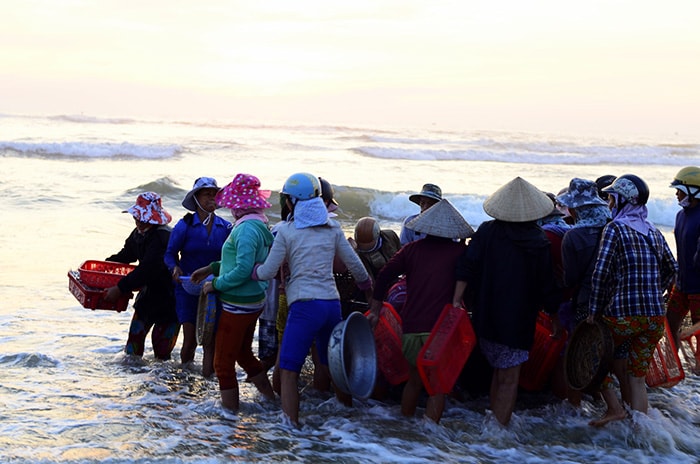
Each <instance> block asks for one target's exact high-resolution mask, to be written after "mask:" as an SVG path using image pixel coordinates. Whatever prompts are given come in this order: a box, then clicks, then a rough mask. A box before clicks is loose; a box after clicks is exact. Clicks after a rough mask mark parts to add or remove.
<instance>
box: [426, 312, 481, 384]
mask: <svg viewBox="0 0 700 464" xmlns="http://www.w3.org/2000/svg"><path fill="white" fill-rule="evenodd" d="M475 345H476V335H475V334H474V329H473V328H472V323H471V321H470V320H469V314H467V312H466V311H465V310H464V309H462V308H455V307H454V306H452V305H451V304H448V305H446V306H445V307H444V308H443V310H442V313H441V314H440V317H439V318H438V320H437V322H436V323H435V326H434V327H433V330H432V331H431V332H430V336H429V337H428V340H427V341H426V342H425V345H423V348H421V350H420V352H419V353H418V358H417V360H416V367H417V368H418V373H419V374H420V376H421V379H422V380H423V385H424V386H425V389H426V390H427V392H428V394H429V395H431V396H432V395H438V394H447V393H450V392H451V391H452V387H454V385H455V382H456V381H457V377H459V374H460V372H461V371H462V369H463V368H464V365H465V364H466V362H467V359H469V355H470V354H471V352H472V350H473V349H474V346H475Z"/></svg>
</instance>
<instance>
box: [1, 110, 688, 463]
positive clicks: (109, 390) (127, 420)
mask: <svg viewBox="0 0 700 464" xmlns="http://www.w3.org/2000/svg"><path fill="white" fill-rule="evenodd" d="M2 122H3V125H2V128H3V129H7V128H8V127H11V128H12V129H13V130H12V131H11V132H8V131H2V132H0V134H1V135H2V137H1V138H2V140H0V159H1V160H2V170H1V171H0V193H2V197H3V198H4V200H5V201H4V202H3V204H2V212H3V215H2V217H3V223H2V227H0V264H2V266H0V289H1V290H2V294H1V296H2V298H1V299H0V340H1V341H2V352H1V353H0V366H1V367H2V368H3V376H2V380H1V381H0V404H1V405H2V408H1V409H0V415H1V416H0V418H1V420H0V461H2V462H96V461H100V462H114V463H117V462H144V463H145V462H156V461H157V462H220V461H232V460H233V461H238V462H258V461H265V462H270V461H278V462H290V461H292V462H294V461H301V462H307V461H308V462H347V463H355V462H357V463H360V462H362V463H366V462H376V463H385V462H408V463H428V462H431V463H432V462H464V463H490V462H493V463H496V462H498V463H522V462H530V463H539V462H543V463H544V462H571V463H574V462H602V463H622V462H650V463H651V462H653V463H666V462H668V463H671V462H673V463H695V462H698V458H697V457H696V456H698V454H700V378H699V377H698V376H696V375H692V374H690V373H689V372H687V373H686V374H687V378H686V380H684V381H683V382H682V383H680V384H679V385H677V386H676V387H673V388H670V389H660V390H652V391H651V392H650V404H651V410H650V413H649V415H648V416H643V415H637V416H635V417H634V418H632V419H630V420H626V421H622V422H619V423H614V424H610V425H609V426H607V427H605V428H603V429H594V428H591V427H589V426H588V425H587V423H588V421H590V420H591V419H592V418H595V417H598V416H599V415H601V414H602V412H603V405H602V404H601V403H597V402H596V403H593V402H590V401H586V402H584V404H583V406H582V407H581V408H580V409H574V408H572V407H570V406H569V405H567V404H565V403H561V402H560V401H558V400H555V399H554V398H551V397H549V396H547V395H532V394H528V395H522V396H521V397H520V399H519V402H518V405H517V409H516V414H515V417H514V419H513V423H512V424H511V426H510V427H509V428H508V429H502V428H501V427H500V426H498V425H496V424H495V422H494V420H493V419H492V417H491V416H490V415H489V414H488V413H487V411H486V407H487V404H488V402H487V399H486V398H473V399H468V400H467V401H457V400H455V399H452V400H450V401H449V402H448V406H447V409H446V411H445V415H444V418H443V420H442V422H441V425H439V426H436V425H434V424H430V423H428V422H426V421H424V420H423V419H422V418H421V417H420V415H421V414H420V413H422V410H420V409H419V415H418V416H419V417H417V418H415V419H405V418H402V417H401V416H400V409H399V406H398V405H397V404H396V403H395V402H387V403H381V402H377V401H373V400H368V401H365V402H360V401H356V402H355V406H354V407H353V408H346V407H343V406H341V405H340V404H339V403H337V402H336V401H335V400H334V399H333V398H331V397H330V396H329V395H326V394H319V393H316V392H315V391H314V390H313V389H312V388H311V387H310V386H309V383H310V381H311V379H310V377H309V374H308V372H305V374H304V375H303V376H302V380H301V387H302V388H303V389H304V390H303V394H302V398H303V399H302V410H301V420H302V422H303V427H302V429H301V430H295V429H293V428H291V427H289V426H288V424H285V422H284V420H283V418H282V414H281V410H280V406H279V404H277V403H265V402H262V401H261V400H260V398H259V397H258V395H257V394H256V393H255V391H254V389H253V388H251V386H250V385H249V384H246V383H242V387H241V397H242V408H241V411H240V413H239V414H238V415H233V414H230V413H227V412H224V411H223V410H222V409H221V406H220V404H219V402H218V386H217V384H216V383H215V382H214V381H211V380H204V379H202V378H201V376H200V375H199V373H198V371H197V369H198V368H197V367H195V368H194V370H192V369H183V368H182V367H181V366H180V365H179V363H178V362H176V361H168V362H156V361H154V360H153V358H152V351H150V347H147V354H146V357H145V360H144V361H143V362H136V361H134V360H130V359H128V358H125V356H124V355H123V353H122V352H121V350H122V348H123V344H124V342H125V339H126V334H127V330H128V324H129V320H130V317H131V309H130V308H129V309H128V310H127V311H126V312H124V313H115V312H110V311H99V310H98V311H90V310H87V309H84V308H82V307H80V306H79V305H78V303H77V301H76V300H75V299H74V298H73V296H72V295H71V294H70V293H69V292H68V279H67V276H66V273H67V272H68V270H69V269H77V267H78V266H79V265H80V264H81V263H82V262H83V261H85V260H87V259H102V258H104V257H105V256H108V255H109V254H111V253H113V252H115V251H117V250H118V249H119V248H120V247H121V245H122V243H123V240H124V239H125V238H126V236H127V235H128V233H129V232H130V230H131V228H132V227H133V222H132V221H131V219H130V218H129V217H128V216H127V215H124V214H121V213H120V211H121V210H123V209H125V208H126V207H127V206H129V205H130V204H131V203H132V202H133V200H134V199H135V197H136V195H137V194H138V193H139V192H140V191H141V190H145V189H152V190H156V191H158V192H159V193H161V194H162V195H163V196H164V204H165V206H166V208H168V209H169V210H170V211H171V213H173V216H175V217H179V216H181V215H182V214H183V213H184V210H183V209H182V208H181V207H180V206H179V202H180V200H181V199H182V197H183V196H184V194H185V193H186V191H187V190H188V189H189V187H190V186H191V183H192V181H193V179H194V177H197V176H199V175H212V174H213V175H215V176H216V177H217V178H218V179H219V182H220V184H223V183H225V182H227V181H228V180H230V178H232V177H233V175H235V173H236V172H245V171H248V172H251V173H254V174H257V175H259V176H260V177H261V180H262V182H263V187H267V188H271V189H275V188H277V187H278V186H280V185H281V183H282V182H283V180H284V178H285V177H286V176H287V175H288V174H289V173H291V172H294V171H298V170H302V169H309V170H313V171H314V172H318V174H319V175H322V176H327V178H328V179H330V180H331V181H332V182H333V184H334V185H336V190H337V192H338V196H339V199H340V202H341V207H342V208H343V211H341V215H340V217H339V219H340V220H341V222H342V223H343V226H344V228H345V229H346V231H348V232H350V230H351V228H352V225H353V224H354V222H355V221H356V220H357V219H358V218H359V217H361V216H363V215H366V214H373V215H376V216H378V217H379V218H380V219H381V221H382V223H383V225H385V226H386V227H396V226H397V225H398V222H399V221H400V220H401V218H402V217H403V216H405V215H406V214H409V213H411V212H414V210H415V205H413V204H411V203H410V202H409V201H408V200H407V196H408V193H410V192H411V191H413V190H415V189H416V188H417V187H419V186H420V185H421V184H422V183H423V182H424V181H425V180H426V179H432V178H439V179H441V180H444V186H443V189H444V191H445V192H446V196H448V197H449V198H450V199H451V200H452V201H454V203H455V204H456V205H458V206H459V209H460V211H462V212H463V213H464V214H465V216H466V217H467V219H468V220H469V221H470V222H471V223H473V224H474V225H478V224H479V223H480V221H482V220H485V219H487V217H486V216H485V215H484V213H483V211H482V210H481V209H480V205H481V202H482V201H483V199H484V198H485V197H486V196H487V195H488V194H489V193H490V192H491V191H492V190H493V189H494V188H495V187H496V186H497V185H498V184H499V183H500V182H501V181H504V182H505V181H507V180H509V178H510V177H511V176H513V175H523V176H524V177H526V178H529V179H531V180H533V181H535V182H536V184H537V185H542V188H547V189H551V190H554V189H555V188H557V187H558V186H560V185H562V184H563V183H564V184H565V183H566V182H568V178H570V177H571V176H573V175H581V176H584V177H585V176H589V177H592V176H593V174H595V173H600V174H603V173H605V172H607V170H608V169H610V170H611V172H618V171H623V170H625V171H627V170H628V169H637V170H641V171H643V172H644V173H645V174H646V176H647V177H648V178H649V182H650V184H651V185H653V186H655V187H656V190H655V191H656V192H659V193H658V194H657V195H656V196H655V197H654V201H653V202H652V204H651V205H650V214H651V215H652V216H653V218H654V220H656V221H657V223H660V224H661V225H662V226H663V227H662V228H664V230H665V232H666V235H667V237H668V238H669V240H670V234H669V231H670V226H671V225H672V222H673V216H674V214H675V212H674V208H675V202H674V200H673V199H672V198H667V197H666V196H665V195H666V194H667V193H668V191H667V190H663V189H666V182H667V179H668V176H671V177H672V175H673V173H674V172H675V171H677V169H678V168H679V167H678V164H668V165H658V164H655V162H654V163H651V162H649V163H640V164H638V165H632V166H630V165H624V166H623V165H620V164H617V163H615V162H614V161H615V156H614V154H606V155H604V156H603V158H601V157H597V158H593V159H591V162H590V164H585V163H584V164H581V163H573V162H569V161H567V159H562V163H561V164H551V163H549V164H548V163H546V162H544V161H546V160H547V159H549V158H547V156H550V157H551V154H550V155H548V154H547V152H546V147H548V146H549V145H551V144H549V145H548V144H546V143H544V141H543V139H542V138H541V136H537V137H534V136H533V138H530V139H527V137H525V136H524V135H522V134H520V135H518V136H517V137H516V136H511V137H506V136H503V135H502V137H503V138H502V140H500V142H501V144H502V145H508V144H511V145H509V148H508V150H510V151H514V150H516V148H513V147H514V145H513V144H514V143H519V144H520V145H518V147H519V149H520V150H521V154H522V153H525V155H523V156H525V157H526V159H525V160H524V161H523V160H522V159H521V160H520V161H518V162H496V161H492V160H491V159H488V156H486V155H488V153H495V152H496V150H497V149H498V148H497V147H496V145H497V144H494V143H493V140H495V138H494V137H496V135H494V134H489V137H491V139H489V140H491V142H489V143H488V144H486V145H487V146H486V148H483V149H482V152H483V153H481V154H479V155H478V156H477V155H473V154H472V155H470V156H472V157H474V156H477V158H479V159H461V158H458V157H457V156H458V155H459V156H462V157H464V156H466V155H464V153H467V151H465V150H463V149H458V148H459V147H460V146H461V145H464V144H465V143H466V141H465V140H466V139H465V136H464V134H444V133H441V134H430V133H425V132H423V133H420V134H414V133H411V132H406V133H396V132H391V133H386V132H381V131H376V132H372V131H368V130H364V129H363V130H359V129H351V128H350V129H349V128H332V129H331V128H310V129H308V128H307V129H303V130H302V129H301V128H289V127H287V128H284V127H283V128H280V127H277V128H274V127H273V128H263V127H259V128H252V127H229V126H225V127H223V128H222V127H212V126H207V127H199V126H188V125H185V124H179V125H177V126H175V127H173V126H169V125H167V124H164V123H158V124H155V123H148V124H145V123H138V122H135V123H130V124H127V125H125V124H123V123H110V122H97V123H95V122H94V121H90V120H88V121H86V122H80V121H79V122H74V121H70V120H64V119H62V120H58V121H57V120H47V119H31V120H29V121H27V120H20V119H12V120H11V121H8V120H7V118H6V119H5V120H3V121H2ZM387 134H388V135H387ZM482 135H483V134H482ZM480 137H481V139H479V140H485V139H486V138H487V137H485V136H480ZM496 138H497V137H496ZM477 139H478V137H477V138H474V139H469V140H471V141H470V144H473V145H475V144H476V143H477V142H476V140H477ZM20 142H22V143H28V144H29V145H30V148H29V149H28V150H26V151H22V150H21V147H18V146H15V147H14V148H11V149H8V148H7V145H8V143H12V144H18V143H20ZM51 144H53V145H51ZM129 144H131V145H129ZM482 145H483V143H482ZM367 146H372V147H375V148H376V147H377V146H379V147H383V148H384V152H383V153H384V154H386V153H390V154H391V155H392V156H403V158H402V159H401V160H399V161H397V160H396V159H393V158H390V157H376V156H372V155H371V154H368V150H367V149H366V148H367ZM427 146H430V147H431V150H432V151H437V152H439V153H442V154H447V155H445V156H449V157H450V159H444V160H441V159H438V158H439V157H436V156H435V153H432V154H431V153H428V154H429V155H430V156H432V158H431V157H430V156H428V154H426V153H427V151H426V150H427V148H426V147H427ZM561 146H562V144H561V143H560V148H561ZM617 146H619V147H620V150H621V151H624V150H627V149H630V147H629V146H627V145H625V144H619V143H618V144H617V145H614V144H610V145H609V146H608V151H614V150H613V148H614V147H617ZM639 146H640V145H635V146H633V147H632V148H639ZM51 147H53V149H54V151H56V153H54V152H50V150H49V152H47V150H46V149H48V148H51ZM115 147H117V148H115ZM363 147H364V148H363ZM524 147H527V148H528V150H529V151H526V150H525V148H524ZM533 147H539V148H537V149H535V148H533ZM582 147H584V145H583V144H581V145H578V146H568V148H567V150H568V151H569V152H572V153H574V154H573V155H568V156H570V157H575V158H580V157H581V156H582V155H581V154H580V153H581V152H582V151H584V150H583V148H582ZM611 147H612V148H611ZM649 147H650V148H649V150H651V151H652V152H653V153H652V156H653V157H654V158H663V156H664V155H663V153H665V152H664V151H663V149H664V146H663V145H661V144H659V145H650V146H649ZM594 148H595V147H594ZM594 148H593V149H591V152H593V151H595V149H594ZM41 150H44V151H43V152H41ZM100 150H102V151H100ZM538 150H539V151H538ZM120 151H123V152H125V153H126V152H130V154H129V153H126V154H125V153H120ZM516 151H517V150H516ZM601 151H603V152H604V150H601ZM105 152H107V154H104V153H105ZM134 152H136V154H134ZM418 152H420V156H419V154H417V153H418ZM560 152H561V150H560ZM558 153H559V152H558ZM577 153H578V154H577ZM485 154H486V155H485ZM499 156H502V155H499ZM558 156H561V157H565V156H567V155H566V154H560V155H558ZM669 156H670V155H669ZM674 156H686V155H683V154H682V153H681V155H677V154H676V155H674ZM569 159H572V158H569ZM666 159H669V158H668V157H667V158H666ZM682 161H683V160H682ZM599 163H602V164H599ZM645 178H646V177H645ZM540 183H541V184H540ZM653 192H654V191H653ZM222 214H223V215H226V214H227V213H226V212H223V213H222ZM275 214H277V213H276V212H275V211H273V212H271V217H272V218H273V220H274V219H275ZM178 358H179V347H178V348H176V349H175V351H174V353H173V359H175V360H177V359H178ZM200 362H201V351H200V350H198V352H197V358H196V364H198V363H200ZM240 380H241V381H243V375H241V376H240Z"/></svg>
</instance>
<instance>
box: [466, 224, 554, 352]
mask: <svg viewBox="0 0 700 464" xmlns="http://www.w3.org/2000/svg"><path fill="white" fill-rule="evenodd" d="M456 275H457V279H458V280H460V281H466V282H467V290H466V292H465V302H466V303H467V309H470V310H471V311H472V321H473V322H474V331H475V332H476V336H477V338H478V337H483V338H485V339H486V340H489V341H491V342H495V343H500V344H502V345H506V346H508V347H511V348H517V349H522V350H529V349H530V348H531V347H532V344H533V341H534V334H535V324H536V321H537V314H538V312H539V310H540V309H543V310H545V311H546V312H548V313H550V314H553V313H556V311H557V309H558V308H559V302H560V299H561V292H560V291H559V289H558V288H557V285H556V281H555V279H554V272H553V270H552V258H551V255H550V243H549V240H547V236H546V235H545V233H544V231H543V230H542V229H541V228H540V227H539V226H538V225H537V224H536V223H534V222H519V223H512V222H504V221H499V220H494V221H487V222H484V223H482V224H481V225H480V226H479V229H478V230H477V231H476V233H475V234H474V235H472V237H471V241H470V242H469V246H468V247H467V251H466V252H465V254H464V255H463V256H462V257H461V258H460V261H459V266H458V267H457V270H456Z"/></svg>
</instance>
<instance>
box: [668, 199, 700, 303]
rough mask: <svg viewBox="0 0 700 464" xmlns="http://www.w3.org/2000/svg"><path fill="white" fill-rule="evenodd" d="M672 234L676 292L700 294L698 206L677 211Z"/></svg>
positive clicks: (699, 212)
mask: <svg viewBox="0 0 700 464" xmlns="http://www.w3.org/2000/svg"><path fill="white" fill-rule="evenodd" d="M673 233H674V235H675V237H676V251H677V252H676V256H677V257H678V280H677V281H676V285H677V286H678V290H680V291H681V292H684V293H691V294H692V293H700V205H696V206H695V207H693V208H683V209H682V210H680V211H678V214H676V227H675V228H674V230H673Z"/></svg>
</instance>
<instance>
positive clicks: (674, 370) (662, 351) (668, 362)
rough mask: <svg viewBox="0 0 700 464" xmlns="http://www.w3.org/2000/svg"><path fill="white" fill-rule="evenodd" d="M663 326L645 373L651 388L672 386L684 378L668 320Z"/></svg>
mask: <svg viewBox="0 0 700 464" xmlns="http://www.w3.org/2000/svg"><path fill="white" fill-rule="evenodd" d="M665 326H666V328H665V330H664V335H663V337H661V339H660V340H659V341H658V342H657V343H656V348H655V349H654V354H653V356H652V358H651V362H650V363H649V370H648V371H647V375H646V382H647V385H648V386H649V387H652V388H657V387H672V386H674V385H676V384H677V383H678V382H680V381H681V380H683V379H684V378H685V372H683V366H681V360H680V358H679V357H678V350H677V349H676V344H675V343H674V341H673V336H672V334H671V329H670V328H669V326H668V322H667V323H666V324H665Z"/></svg>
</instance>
